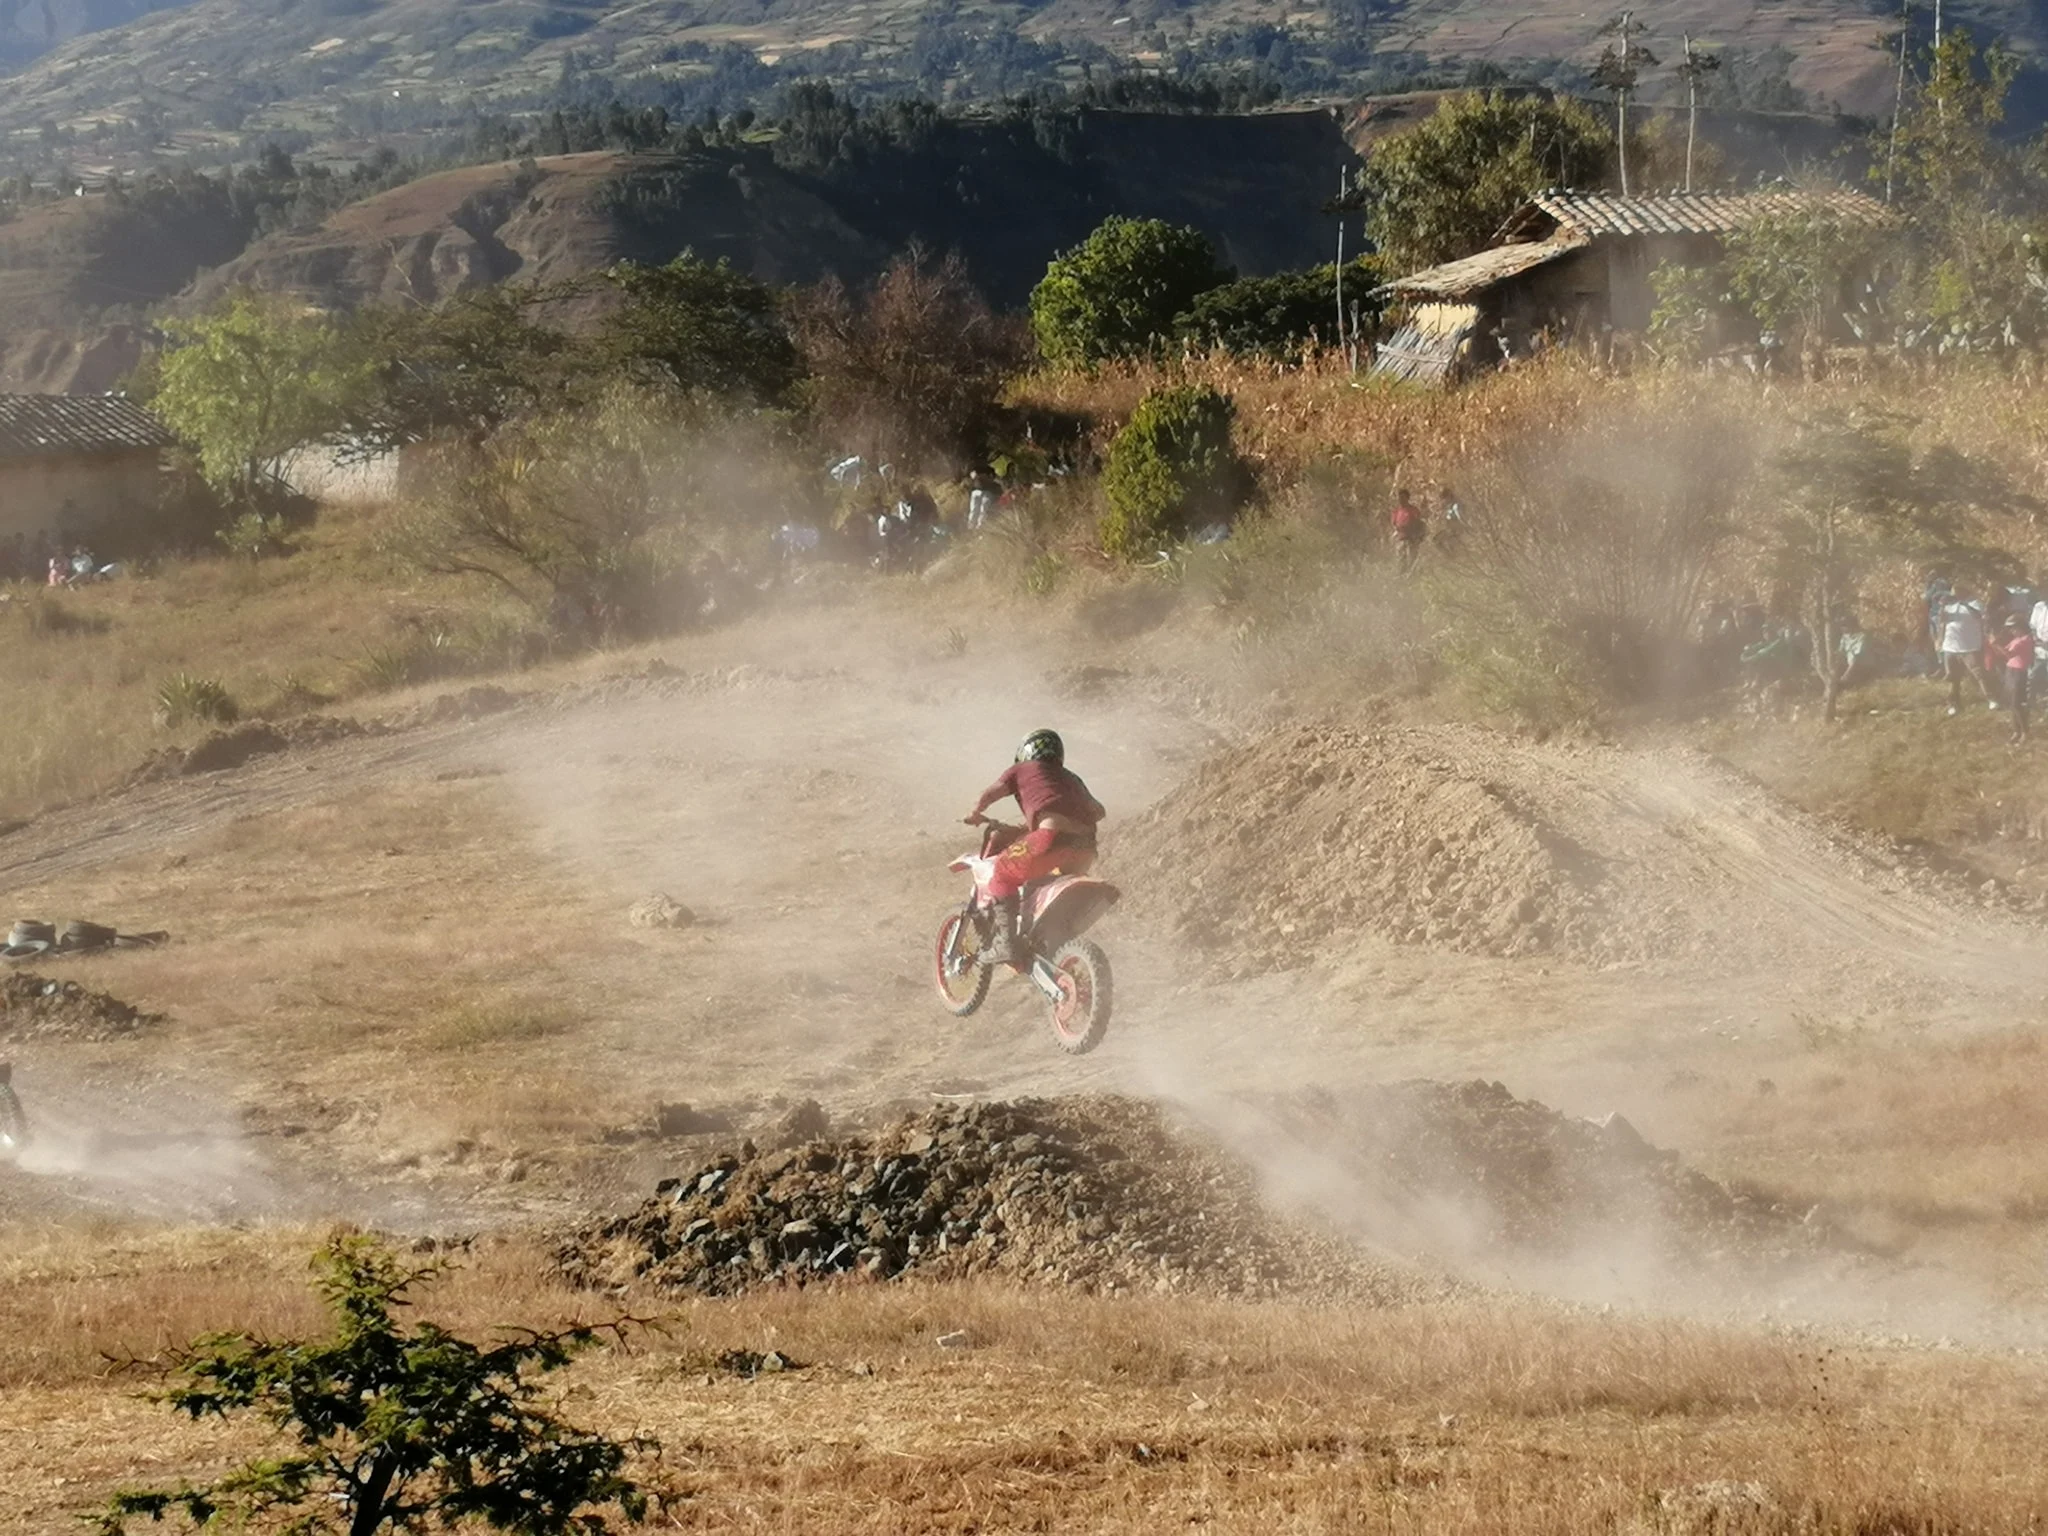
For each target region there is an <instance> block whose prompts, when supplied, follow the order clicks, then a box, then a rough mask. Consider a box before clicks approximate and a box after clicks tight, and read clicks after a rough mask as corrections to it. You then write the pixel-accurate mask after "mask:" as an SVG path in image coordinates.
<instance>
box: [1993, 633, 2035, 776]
mask: <svg viewBox="0 0 2048 1536" xmlns="http://www.w3.org/2000/svg"><path fill="white" fill-rule="evenodd" d="M2002 629H2003V633H2002V635H2001V637H2000V638H1999V639H1998V640H1997V641H1996V642H1995V644H1996V645H1997V647H1998V657H1999V661H2000V662H2001V663H2002V665H2001V667H2000V668H1999V670H2000V671H2001V672H2003V673H2004V674H2005V702H2006V704H2007V705H2008V706H2009V707H2010V708H2011V710H2012V743H2013V745H2014V746H2018V745H2019V744H2020V743H2021V742H2023V741H2025V740H2026V739H2027V674H2028V673H2030V672H2031V671H2033V669H2034V632H2033V631H2032V630H2031V629H2029V628H2028V627H2027V625H2026V622H2025V621H2024V620H2023V619H2021V618H2020V616H2019V615H2018V614H2016V613H2009V614H2007V615H2006V617H2005V623H2004V625H2003V626H2002Z"/></svg>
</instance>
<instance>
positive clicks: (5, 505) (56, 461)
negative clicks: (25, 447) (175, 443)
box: [0, 448, 163, 541]
mask: <svg viewBox="0 0 2048 1536" xmlns="http://www.w3.org/2000/svg"><path fill="white" fill-rule="evenodd" d="M162 483H163V468H162V455H160V454H159V453H158V452H157V450H156V449H154V448H135V449H129V450H127V451H125V452H121V453H92V454H47V455H37V456H36V457H33V458H26V459H12V460H4V461H0V539H5V538H11V537H12V536H13V535H14V534H17V533H19V534H21V535H22V536H23V537H25V538H27V539H29V540H31V541H33V540H35V539H36V538H37V537H38V536H39V535H41V534H44V533H54V534H58V535H60V536H61V535H63V534H66V533H74V534H79V535H84V534H87V533H89V532H91V530H92V528H93V527H94V526H95V525H96V524H98V523H100V522H103V521H105V520H106V519H108V518H110V517H114V516H116V515H118V514H120V513H123V512H128V513H133V512H137V511H141V510H146V509H149V508H152V507H154V506H155V505H156V504H157V498H158V495H159V492H160V490H161V487H162Z"/></svg>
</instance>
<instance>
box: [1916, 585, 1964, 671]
mask: <svg viewBox="0 0 2048 1536" xmlns="http://www.w3.org/2000/svg"><path fill="white" fill-rule="evenodd" d="M1955 595H1956V589H1955V588H1954V587H1952V586H1950V585H1949V580H1948V578H1947V577H1946V576H1944V575H1942V574H1941V573H1940V572H1939V571H1934V572H1931V573H1930V574H1929V575H1928V577H1927V585H1926V586H1925V587H1923V588H1922V589H1921V592H1920V596H1921V599H1922V601H1924V602H1925V603H1926V604H1927V643H1928V645H1929V646H1931V647H1932V648H1933V650H1934V654H1935V656H1936V657H1937V658H1938V657H1939V656H1940V655H1941V610H1942V609H1943V607H1945V606H1946V605H1947V603H1948V601H1949V599H1950V598H1952V597H1954V596H1955Z"/></svg>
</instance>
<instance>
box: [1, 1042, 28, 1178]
mask: <svg viewBox="0 0 2048 1536" xmlns="http://www.w3.org/2000/svg"><path fill="white" fill-rule="evenodd" d="M27 1145H28V1116H27V1115H25V1114H23V1113H22V1112H21V1100H20V1099H18V1098H16V1097H15V1096H14V1066H13V1064H12V1063H11V1062H5V1061H0V1163H11V1162H13V1161H14V1159H15V1158H17V1157H19V1156H21V1149H22V1148H23V1147H26V1146H27Z"/></svg>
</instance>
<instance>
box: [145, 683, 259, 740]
mask: <svg viewBox="0 0 2048 1536" xmlns="http://www.w3.org/2000/svg"><path fill="white" fill-rule="evenodd" d="M241 713H242V712H241V710H240V709H239V708H237V707H236V705H235V700H234V696H233V695H232V694H230V693H229V692H228V691H227V689H226V688H225V687H223V686H222V685H221V680H220V679H219V678H217V677H194V676H193V675H192V674H191V673H189V672H175V673H173V674H172V675H171V676H169V677H167V678H165V679H164V680H163V681H162V682H161V683H159V684H158V685H157V690H156V721H157V724H158V725H161V726H163V727H165V728H166V729H168V728H169V727H171V726H176V725H184V724H185V723H187V722H188V721H194V720H201V721H205V722H207V723H208V724H211V725H233V724H234V723H235V721H236V720H238V719H239V718H241Z"/></svg>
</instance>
